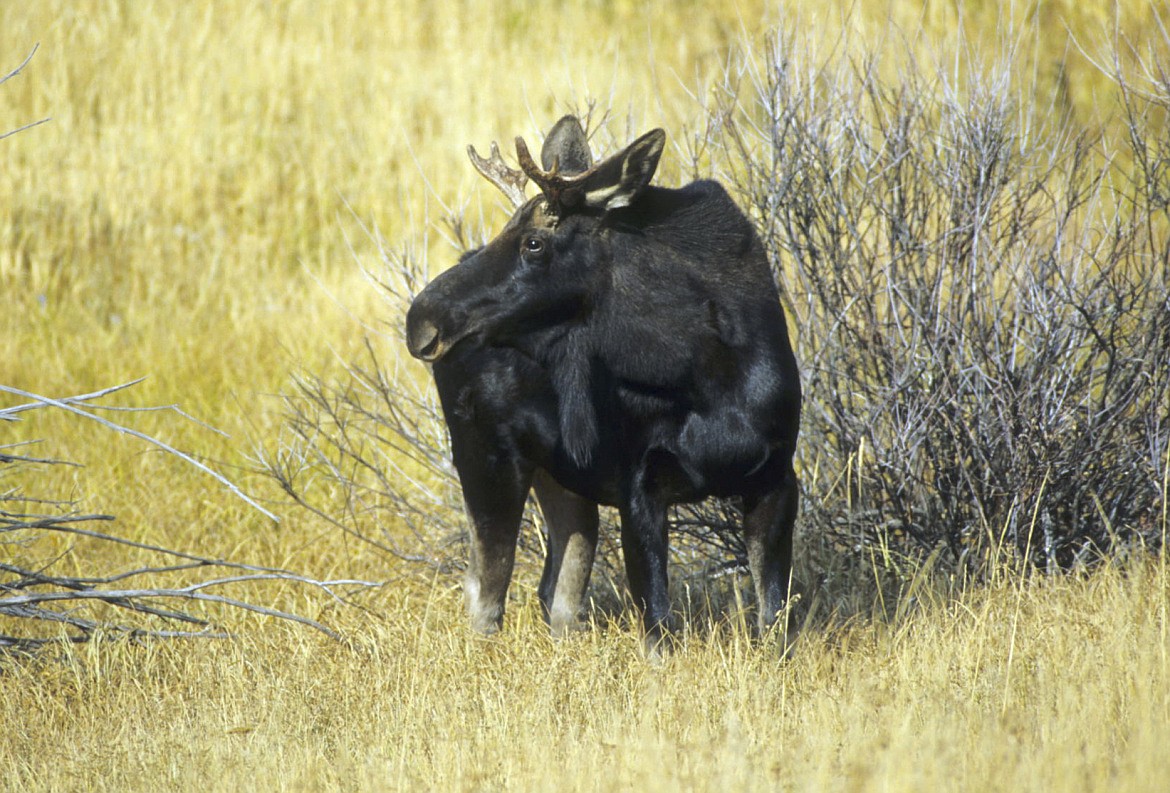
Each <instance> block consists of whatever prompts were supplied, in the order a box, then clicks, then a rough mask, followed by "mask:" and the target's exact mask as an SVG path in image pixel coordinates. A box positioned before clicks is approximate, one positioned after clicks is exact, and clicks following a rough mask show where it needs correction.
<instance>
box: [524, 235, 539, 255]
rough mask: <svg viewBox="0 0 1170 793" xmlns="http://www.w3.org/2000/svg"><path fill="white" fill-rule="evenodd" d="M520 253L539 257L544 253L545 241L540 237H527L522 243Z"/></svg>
mask: <svg viewBox="0 0 1170 793" xmlns="http://www.w3.org/2000/svg"><path fill="white" fill-rule="evenodd" d="M520 251H521V253H524V254H525V255H527V256H539V255H540V254H542V253H544V240H542V239H541V238H540V237H525V238H524V240H523V242H521V243H520Z"/></svg>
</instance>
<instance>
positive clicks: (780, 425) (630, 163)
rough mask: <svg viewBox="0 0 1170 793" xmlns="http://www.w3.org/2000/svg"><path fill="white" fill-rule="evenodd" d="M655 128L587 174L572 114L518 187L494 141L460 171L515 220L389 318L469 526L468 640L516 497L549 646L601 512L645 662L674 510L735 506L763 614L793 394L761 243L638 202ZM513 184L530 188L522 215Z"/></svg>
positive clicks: (692, 193)
mask: <svg viewBox="0 0 1170 793" xmlns="http://www.w3.org/2000/svg"><path fill="white" fill-rule="evenodd" d="M665 140H666V135H665V133H664V132H663V131H662V130H660V129H656V130H653V131H652V132H649V133H647V134H645V135H643V136H642V137H640V138H638V139H637V140H636V141H634V142H633V143H632V144H631V145H630V146H629V147H627V148H626V149H625V150H624V151H621V152H620V153H618V154H616V155H614V156H612V157H610V158H608V159H606V160H604V161H602V162H600V163H597V164H596V165H595V164H594V163H593V157H592V155H591V154H590V151H589V144H588V142H587V140H586V136H585V132H584V130H583V129H582V128H581V125H580V123H579V122H578V120H577V119H576V118H574V117H572V116H566V117H565V118H563V119H561V120H560V121H559V122H558V123H557V124H556V126H555V127H554V128H553V129H552V130H551V131H550V133H549V135H548V137H547V139H546V141H545V144H544V147H543V149H542V150H541V165H540V166H537V164H536V163H535V162H534V161H533V159H532V156H531V155H530V154H529V152H528V148H527V146H526V145H525V144H524V141H523V140H522V139H520V138H517V139H516V153H517V157H518V159H519V163H520V167H521V169H522V172H518V171H514V170H512V169H510V168H508V167H507V166H506V165H505V164H504V162H503V160H502V158H501V157H500V155H499V150H498V149H497V148H496V146H495V144H492V158H491V160H484V159H482V158H480V157H479V155H477V154H476V152H475V150H474V149H473V148H471V147H469V148H468V152H469V154H470V156H471V159H472V162H473V163H474V164H475V166H476V168H477V169H478V170H479V171H480V172H481V173H482V174H483V175H484V176H486V177H487V178H488V179H489V180H491V181H492V182H493V184H495V185H496V186H497V187H499V188H500V189H501V190H502V191H503V192H504V193H505V194H506V195H507V196H508V197H509V198H510V199H511V200H512V202H513V203H514V204H515V205H516V207H517V210H516V214H515V215H514V216H513V217H512V219H511V220H510V221H509V222H508V224H507V226H505V227H504V230H503V231H502V232H501V233H500V234H499V236H498V237H496V238H495V239H494V240H492V241H491V242H490V243H488V244H487V245H486V246H484V247H482V248H480V249H478V250H475V251H471V252H469V253H467V254H466V255H464V257H463V258H462V259H461V260H460V261H459V263H458V264H457V265H456V266H455V267H453V268H451V269H450V270H448V271H447V272H445V273H443V274H442V275H440V276H439V277H437V278H436V279H435V280H434V281H432V282H431V283H430V284H429V285H428V286H427V287H426V288H425V289H424V290H423V291H422V292H421V293H420V294H419V295H418V296H417V297H416V298H415V300H414V302H413V304H412V305H411V307H410V310H409V312H408V313H407V317H406V331H407V343H408V346H409V348H410V352H411V354H412V355H414V356H415V357H417V358H420V359H422V360H424V361H429V362H432V363H433V364H434V366H433V373H434V378H435V384H436V386H437V387H438V392H439V398H440V402H441V404H442V408H443V415H444V417H445V418H446V421H447V425H448V428H449V430H450V433H451V448H452V452H453V456H454V461H455V467H456V469H457V470H458V472H459V478H460V483H461V485H462V488H463V496H464V499H465V501H466V505H467V509H468V512H469V513H470V517H471V521H472V536H471V559H470V563H469V566H468V571H467V578H466V582H465V591H466V598H467V608H468V612H469V615H470V618H471V623H472V625H473V627H474V628H475V629H477V630H479V631H483V632H488V633H490V632H493V631H495V630H497V629H498V628H499V626H500V623H501V621H502V619H503V614H504V601H505V595H506V593H507V589H508V584H509V581H510V579H511V575H512V566H513V560H514V557H515V550H516V540H517V535H518V532H519V526H520V520H521V515H522V512H523V508H524V503H525V500H526V498H527V496H528V492H529V489H530V488H531V489H534V490H535V492H536V497H537V500H538V502H539V504H540V507H541V510H542V512H543V514H544V517H545V522H546V524H547V526H548V533H549V537H548V556H547V558H546V560H545V565H544V573H543V576H542V577H541V582H540V588H539V594H540V599H541V602H542V603H543V604H544V607H545V613H546V615H547V617H548V620H549V623H550V626H551V629H552V631H553V633H554V634H561V633H564V632H565V631H567V630H569V629H571V628H573V627H575V626H576V624H577V619H578V613H579V610H580V608H581V606H582V600H583V598H584V594H585V590H586V587H587V586H588V583H589V575H590V571H591V568H592V565H593V557H594V552H595V549H596V545H597V533H598V506H597V505H598V504H606V505H611V506H616V507H617V508H618V510H619V511H620V514H621V538H622V551H623V553H624V555H625V565H626V573H627V576H628V578H629V586H630V592H631V594H632V595H633V598H634V601H635V602H636V603H637V604H638V606H639V607H640V608H641V610H642V615H643V624H644V628H645V641H646V645H647V648H648V649H649V650H651V651H654V650H655V649H657V647H658V644H659V642H660V641H661V639H662V636H663V631H664V630H665V627H666V622H667V619H668V616H669V612H670V602H669V599H668V596H667V570H666V568H667V537H666V523H667V521H666V519H667V511H668V508H669V507H670V506H671V505H672V504H677V503H682V502H690V501H697V500H701V499H703V498H705V497H707V496H723V497H738V498H739V499H740V500H741V502H742V506H743V514H744V532H745V539H746V544H747V549H748V560H749V564H750V567H751V573H752V577H753V580H754V583H755V589H756V594H757V599H758V608H759V625H760V629H761V631H764V630H766V629H768V628H769V627H770V626H771V625H772V624H773V623H774V622H775V621H776V619H777V616H778V614H779V613H780V612H781V611H782V609H783V606H784V601H785V597H786V593H787V588H788V577H789V570H790V568H791V559H792V526H793V521H794V520H795V517H796V511H797V498H798V495H797V493H798V488H797V480H796V475H795V473H794V471H793V467H792V455H793V451H794V448H795V444H796V437H797V431H798V427H799V422H800V380H799V375H798V372H797V367H796V360H795V358H794V356H793V354H792V348H791V345H790V344H789V341H788V331H787V327H786V325H785V319H784V313H783V310H782V309H781V307H780V302H779V296H778V294H777V291H776V284H775V282H774V281H773V277H772V273H771V271H770V269H769V267H768V262H767V260H766V258H765V255H764V250H763V246H762V245H761V243H760V240H759V237H758V236H757V235H756V232H755V230H754V229H753V227H752V225H751V223H750V222H749V221H748V219H747V218H746V217H745V216H744V215H743V213H742V212H741V211H740V210H739V209H738V208H737V207H736V206H735V204H734V202H733V201H732V200H731V198H730V197H729V196H728V195H727V193H726V192H725V191H724V190H723V188H722V187H720V186H719V185H718V184H717V183H715V182H711V181H698V182H693V183H691V184H689V185H687V186H686V187H683V188H681V189H667V188H662V187H656V186H652V185H651V184H650V180H651V177H653V175H654V171H655V169H656V168H657V165H658V160H659V157H660V156H661V155H662V149H663V145H664V143H665ZM529 179H531V180H532V181H533V182H535V183H536V185H537V186H538V187H539V188H540V192H541V194H540V195H539V196H538V197H536V198H533V199H531V200H527V199H525V196H524V186H525V184H526V183H527V181H528V180H529Z"/></svg>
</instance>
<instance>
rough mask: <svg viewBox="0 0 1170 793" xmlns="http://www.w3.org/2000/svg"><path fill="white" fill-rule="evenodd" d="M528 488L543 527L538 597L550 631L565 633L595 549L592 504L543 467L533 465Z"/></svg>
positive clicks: (574, 623) (575, 622)
mask: <svg viewBox="0 0 1170 793" xmlns="http://www.w3.org/2000/svg"><path fill="white" fill-rule="evenodd" d="M532 488H533V491H534V492H535V493H536V500H537V502H539V504H540V511H541V513H542V514H543V515H544V522H545V525H546V526H547V528H548V556H546V557H545V560H544V573H543V575H541V578H540V590H539V592H540V602H541V604H542V605H543V606H544V614H545V618H546V619H547V620H548V624H549V629H550V631H551V632H552V634H553V636H564V635H566V634H568V633H569V632H570V631H573V630H576V629H577V628H579V627H580V620H579V617H578V615H579V614H580V611H581V606H582V602H583V601H584V599H585V590H586V589H587V588H588V587H589V577H590V575H591V574H592V572H593V557H594V555H595V554H596V552H597V527H598V513H597V505H596V504H594V503H593V502H592V501H589V500H588V499H585V498H582V497H581V496H578V495H577V494H576V493H572V492H570V491H569V490H566V489H565V488H563V487H561V486H560V485H559V484H557V482H556V480H554V479H553V478H552V477H551V476H550V475H549V474H547V473H546V472H544V471H537V473H536V475H535V477H534V478H533V480H532Z"/></svg>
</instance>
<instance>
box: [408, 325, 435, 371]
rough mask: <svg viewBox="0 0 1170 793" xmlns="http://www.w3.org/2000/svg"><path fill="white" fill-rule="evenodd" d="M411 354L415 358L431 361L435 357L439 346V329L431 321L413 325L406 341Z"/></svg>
mask: <svg viewBox="0 0 1170 793" xmlns="http://www.w3.org/2000/svg"><path fill="white" fill-rule="evenodd" d="M406 344H407V347H409V348H410V354H411V355H413V356H414V357H415V358H421V359H422V360H424V361H429V360H431V359H432V358H434V357H435V355H434V354H435V350H436V348H437V347H438V346H439V327H438V326H437V325H435V323H433V322H431V321H430V320H425V319H424V320H421V321H419V322H417V323H412V324H411V327H410V329H409V333H408V335H407V339H406Z"/></svg>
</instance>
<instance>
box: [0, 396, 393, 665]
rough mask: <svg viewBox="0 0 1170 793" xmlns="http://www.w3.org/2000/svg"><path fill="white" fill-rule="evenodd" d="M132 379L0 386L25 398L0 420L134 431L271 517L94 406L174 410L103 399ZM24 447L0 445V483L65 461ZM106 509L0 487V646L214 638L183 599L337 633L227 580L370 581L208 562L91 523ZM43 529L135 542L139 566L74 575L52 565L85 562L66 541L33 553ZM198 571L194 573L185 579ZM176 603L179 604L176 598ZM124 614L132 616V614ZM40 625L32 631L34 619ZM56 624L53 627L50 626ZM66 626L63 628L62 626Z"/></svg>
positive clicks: (97, 543)
mask: <svg viewBox="0 0 1170 793" xmlns="http://www.w3.org/2000/svg"><path fill="white" fill-rule="evenodd" d="M132 385H134V383H127V384H125V385H120V386H115V387H113V388H108V389H103V390H101V391H97V392H94V393H90V394H82V395H78V396H72V397H66V398H62V399H50V398H47V397H42V396H39V395H36V394H31V393H28V392H26V391H22V390H19V389H15V388H11V387H8V386H0V392H3V393H6V394H11V395H15V396H18V397H20V398H22V399H25V400H28V401H25V402H22V403H19V404H15V405H11V406H9V407H5V408H0V424H3V423H6V422H14V421H18V420H19V418H20V416H21V414H23V413H26V412H28V411H36V410H58V411H65V412H68V413H70V414H72V415H74V416H76V417H78V420H91V421H96V422H98V423H99V424H101V425H102V426H104V427H106V428H107V429H109V430H111V431H114V432H121V433H125V434H129V435H132V436H134V437H136V438H139V439H140V440H143V441H145V442H147V443H150V444H152V445H154V446H156V447H158V448H160V449H162V450H164V451H166V452H167V453H168V454H172V455H174V456H177V457H179V458H180V459H182V460H184V461H185V462H187V463H189V464H192V465H195V466H196V467H198V468H199V469H200V470H201V471H203V472H204V473H206V474H208V475H210V476H212V477H213V478H215V479H217V480H218V481H219V482H220V483H221V484H222V485H224V486H225V487H226V488H228V489H229V490H230V491H231V492H233V493H234V494H235V495H236V496H237V497H239V498H242V499H244V500H245V501H247V502H248V503H249V504H250V505H252V506H253V507H254V508H256V509H258V510H260V511H261V512H263V513H264V514H265V515H268V516H269V517H272V514H271V513H270V512H268V511H267V510H264V509H263V508H262V507H260V506H259V505H257V504H256V503H255V502H253V501H252V500H251V499H250V498H249V497H248V496H246V495H245V494H244V493H242V492H241V491H240V490H239V489H238V488H237V487H236V486H235V485H234V484H232V483H231V482H229V481H228V480H226V479H225V478H224V477H222V476H221V475H219V474H217V473H216V472H214V471H212V470H211V469H209V468H208V467H207V466H206V465H204V464H203V463H201V462H199V461H197V460H195V459H194V458H192V457H191V456H190V455H188V454H186V453H184V452H181V451H179V450H177V449H174V448H172V447H170V446H168V445H167V444H165V443H163V442H162V441H159V440H158V439H156V438H154V437H152V436H149V435H146V434H144V433H141V432H138V431H137V430H133V429H131V428H129V427H127V426H125V425H122V424H118V423H115V422H113V421H110V420H108V419H106V418H103V417H102V416H99V415H97V411H99V410H105V411H130V412H140V411H144V410H172V411H174V410H176V409H175V408H173V407H171V408H135V407H119V406H112V405H108V404H102V402H101V400H102V399H103V398H104V397H107V396H109V395H110V394H114V393H117V392H119V391H122V390H124V389H126V388H129V387H130V386H132ZM30 445H31V444H28V443H21V444H7V445H3V446H0V484H3V483H4V482H5V480H10V481H11V480H26V479H27V478H28V473H29V469H34V468H36V467H39V466H46V465H71V464H72V463H68V462H64V461H61V460H53V459H48V458H44V457H34V456H31V455H30V454H28V453H27V451H28V449H29V447H30ZM113 520H114V518H113V516H111V515H103V514H84V513H78V512H76V511H73V505H72V504H69V503H64V502H60V501H56V500H52V499H43V498H40V499H38V498H34V497H32V496H29V495H27V494H26V493H25V492H24V490H23V489H22V488H20V487H15V486H13V487H4V489H2V490H0V548H3V550H4V553H3V559H4V561H2V562H0V616H2V617H5V618H8V621H7V623H6V625H10V626H11V627H5V628H4V629H2V630H0V649H8V650H12V649H18V650H30V649H35V648H38V647H41V646H43V645H45V644H47V643H52V642H56V641H59V640H62V639H65V640H68V641H71V642H85V641H89V640H91V639H92V638H94V637H95V636H98V635H102V636H107V637H117V636H127V637H135V638H149V637H154V638H171V637H192V636H201V637H222V636H226V635H227V634H225V633H224V632H222V631H220V630H217V629H216V628H215V627H214V625H213V623H212V621H211V620H210V619H209V618H208V617H206V616H204V615H201V614H197V613H195V612H194V611H192V610H190V608H189V607H188V606H187V605H186V604H191V603H196V602H198V603H210V604H218V605H221V606H229V607H233V608H236V609H242V610H244V611H250V612H254V613H257V614H262V615H265V616H268V617H275V618H279V619H282V620H289V621H292V622H295V623H299V624H302V625H308V626H311V627H313V628H316V629H317V630H320V631H322V632H324V633H326V634H327V635H329V636H333V637H336V634H335V633H334V632H333V631H332V630H331V629H330V628H328V627H327V626H325V625H324V624H322V623H321V622H319V621H317V620H315V619H311V618H309V617H305V616H301V615H298V614H294V613H291V612H288V611H283V610H280V609H276V608H272V607H270V606H266V605H262V604H259V603H256V602H253V601H250V600H248V599H246V598H243V597H239V596H234V595H232V594H229V593H230V592H231V591H232V587H233V585H238V584H243V583H254V582H257V581H271V582H287V583H292V584H297V585H304V586H309V587H313V588H316V589H319V590H321V591H323V592H325V593H326V594H328V595H329V596H330V597H332V598H334V599H336V600H338V601H344V597H343V595H344V593H345V592H347V591H349V590H351V589H352V588H353V587H355V586H370V584H367V583H365V582H360V581H319V580H315V579H312V578H308V577H306V576H303V575H299V574H297V573H294V572H290V571H288V570H282V569H278V568H273V567H263V566H258V565H250V564H243V563H240V562H235V561H231V560H228V559H214V558H210V557H205V556H200V555H197V554H193V553H187V552H184V551H180V550H175V549H171V548H164V547H160V546H156V545H149V544H146V543H141V542H136V541H133V540H129V539H126V538H124V537H119V536H117V535H115V534H111V533H106V532H101V531H98V530H96V529H95V528H92V526H93V525H94V524H95V523H104V522H108V521H113ZM50 535H58V536H67V537H69V538H70V539H71V540H73V541H76V542H79V543H90V544H89V545H87V546H86V547H87V548H91V549H96V550H95V551H94V555H95V556H98V555H100V554H101V552H102V550H103V549H109V548H112V547H113V546H123V547H128V548H133V549H135V550H136V551H137V552H139V553H141V554H143V555H144V556H145V557H146V559H147V560H148V561H147V562H145V563H144V564H142V565H141V566H138V567H133V568H130V569H125V570H120V571H118V572H114V573H105V574H101V575H88V576H83V575H77V574H76V573H75V572H70V573H65V572H60V570H61V569H63V568H64V569H70V570H74V571H75V570H76V568H77V567H78V565H79V562H81V561H83V560H82V559H81V558H80V557H82V553H81V552H80V551H77V550H74V549H73V548H70V549H69V550H66V551H65V552H63V553H59V554H56V555H53V554H48V553H47V552H42V551H40V550H39V548H40V546H41V545H42V544H43V541H45V540H46V539H47V538H48V537H49V536H50ZM193 575H196V576H197V577H196V578H195V579H194V580H192V576H193ZM175 604H183V605H175ZM116 613H122V614H124V615H125V616H124V617H117V616H113V615H115V614H116ZM130 615H134V618H133V619H131V618H130ZM39 625H43V626H48V628H47V629H38V628H37V627H36V626H39ZM54 626H55V627H54ZM62 628H63V629H64V630H61V629H62Z"/></svg>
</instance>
